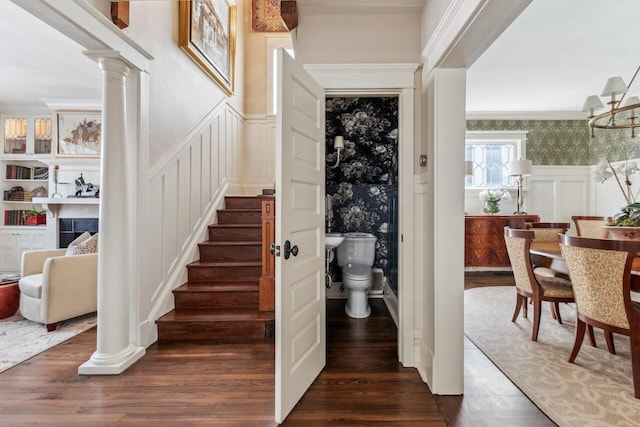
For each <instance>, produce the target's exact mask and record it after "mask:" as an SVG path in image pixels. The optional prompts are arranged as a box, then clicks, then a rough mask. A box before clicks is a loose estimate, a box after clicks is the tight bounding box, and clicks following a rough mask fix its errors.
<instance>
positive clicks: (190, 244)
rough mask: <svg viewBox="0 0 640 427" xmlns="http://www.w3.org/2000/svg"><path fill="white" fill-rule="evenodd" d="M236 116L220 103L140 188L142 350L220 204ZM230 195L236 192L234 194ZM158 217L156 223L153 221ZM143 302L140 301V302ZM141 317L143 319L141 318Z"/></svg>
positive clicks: (233, 149) (234, 150)
mask: <svg viewBox="0 0 640 427" xmlns="http://www.w3.org/2000/svg"><path fill="white" fill-rule="evenodd" d="M242 127H243V119H242V117H241V116H240V115H239V114H238V113H237V112H236V111H235V110H233V109H232V108H231V107H229V106H228V105H226V104H224V103H223V104H221V105H219V106H218V107H216V108H215V109H214V110H212V112H211V113H210V114H209V115H208V116H207V117H205V118H204V119H203V120H202V121H201V122H200V123H199V124H198V125H197V126H196V127H195V128H194V129H193V131H192V132H190V133H189V135H187V136H186V137H185V138H184V140H183V141H182V142H180V143H179V144H178V145H177V146H176V148H175V149H174V150H172V151H171V153H170V155H168V156H167V158H165V159H164V160H163V161H162V162H161V163H160V164H159V165H158V166H156V167H155V168H153V169H152V170H151V172H150V174H149V176H148V182H146V183H144V186H143V187H144V188H143V189H142V190H141V191H144V192H145V193H146V194H145V197H144V200H145V201H146V203H147V205H148V206H144V207H143V209H144V211H145V212H147V215H150V216H151V215H152V216H153V217H154V219H150V220H149V221H146V220H144V221H141V224H142V227H141V229H140V233H142V236H143V237H142V238H141V239H140V241H141V242H143V243H142V246H143V248H142V251H141V252H142V254H143V255H142V256H141V260H142V265H141V267H140V281H141V292H145V293H149V294H150V295H153V296H152V298H151V304H150V306H149V307H148V311H146V310H145V309H144V308H142V312H143V313H148V317H146V318H143V319H140V320H141V322H140V325H141V326H140V327H141V328H147V330H142V331H141V332H142V333H141V336H142V337H145V340H147V341H148V342H146V343H145V344H146V345H149V344H151V343H152V342H153V341H155V339H157V332H156V330H155V323H154V322H155V319H157V318H158V317H160V316H161V315H162V314H164V313H166V312H168V311H169V310H171V309H172V308H173V294H172V292H171V291H172V290H173V289H174V288H176V287H178V286H180V285H181V284H182V283H184V281H185V279H186V265H187V264H188V263H190V262H191V261H194V260H195V259H197V244H198V243H199V242H201V241H203V240H205V239H206V235H207V233H208V228H207V226H208V225H209V224H212V223H214V222H215V213H216V210H217V209H219V208H222V207H223V205H224V196H225V194H227V193H228V192H229V182H232V181H240V180H239V179H238V177H235V176H233V175H231V174H232V173H233V171H234V170H238V168H237V167H235V166H234V163H235V162H239V161H240V160H241V159H242V150H241V147H242ZM234 194H236V193H234ZM158 218H159V219H158ZM143 300H144V299H143ZM143 317H144V316H143Z"/></svg>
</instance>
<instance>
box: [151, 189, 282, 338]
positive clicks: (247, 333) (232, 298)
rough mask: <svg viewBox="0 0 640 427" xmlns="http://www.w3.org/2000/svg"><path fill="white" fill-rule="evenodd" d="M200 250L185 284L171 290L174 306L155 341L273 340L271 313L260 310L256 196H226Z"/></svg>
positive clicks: (161, 320) (259, 232)
mask: <svg viewBox="0 0 640 427" xmlns="http://www.w3.org/2000/svg"><path fill="white" fill-rule="evenodd" d="M199 251H200V259H199V260H198V261H195V262H192V263H190V264H189V265H187V270H188V281H187V283H185V284H183V285H182V286H180V287H178V288H176V289H174V290H173V295H174V298H175V309H174V310H173V311H171V312H169V313H167V314H165V315H164V316H162V317H161V318H159V319H158V320H157V321H156V323H157V325H158V340H159V341H175V340H207V341H217V342H225V343H226V342H247V341H256V340H273V338H274V322H275V314H274V312H273V311H260V309H259V303H260V295H259V282H260V276H261V273H262V225H261V200H260V198H258V197H251V196H227V197H226V198H225V209H221V210H218V223H217V224H213V225H210V226H209V240H207V241H205V242H202V243H200V244H199Z"/></svg>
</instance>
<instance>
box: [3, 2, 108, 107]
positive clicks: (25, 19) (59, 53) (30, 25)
mask: <svg viewBox="0 0 640 427" xmlns="http://www.w3.org/2000/svg"><path fill="white" fill-rule="evenodd" d="M0 17H2V18H0V19H1V22H2V24H1V25H0V57H1V58H2V61H1V64H2V65H0V82H2V90H0V111H1V112H9V113H10V112H23V110H25V109H28V110H38V109H41V110H50V109H51V108H57V107H64V106H65V105H66V106H70V105H76V106H81V107H82V106H85V105H91V104H93V105H95V104H96V103H98V105H99V102H100V99H101V97H102V76H101V74H102V73H101V71H100V69H99V68H98V66H97V65H96V63H95V62H94V61H92V60H90V59H89V58H87V57H86V56H85V55H83V54H82V53H81V52H82V47H81V46H80V45H78V44H77V43H75V42H73V41H71V40H70V39H69V38H68V37H66V36H64V35H62V34H61V33H59V32H58V31H55V30H53V29H52V28H51V27H50V26H49V25H47V24H45V23H43V22H42V21H40V20H39V19H38V18H36V17H34V16H33V15H31V14H30V13H28V12H26V11H25V10H24V9H22V8H20V7H19V6H16V5H15V4H13V3H12V2H11V1H7V0H0Z"/></svg>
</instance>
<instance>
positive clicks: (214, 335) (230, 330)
mask: <svg viewBox="0 0 640 427" xmlns="http://www.w3.org/2000/svg"><path fill="white" fill-rule="evenodd" d="M269 330H270V325H269V324H268V323H265V322H264V321H252V322H248V321H244V322H238V321H230V322H188V325H186V324H185V322H172V321H167V322H161V323H158V339H159V340H160V341H169V340H189V341H193V340H215V341H218V342H249V341H256V340H264V339H272V338H271V337H270V336H269V335H270V332H269Z"/></svg>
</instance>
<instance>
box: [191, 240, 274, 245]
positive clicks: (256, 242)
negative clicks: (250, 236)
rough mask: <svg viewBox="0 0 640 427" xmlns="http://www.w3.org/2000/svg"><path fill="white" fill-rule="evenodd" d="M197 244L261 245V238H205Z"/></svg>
mask: <svg viewBox="0 0 640 427" xmlns="http://www.w3.org/2000/svg"><path fill="white" fill-rule="evenodd" d="M198 244H199V245H207V246H254V245H262V241H261V240H238V241H236V240H206V241H204V242H200V243H198Z"/></svg>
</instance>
